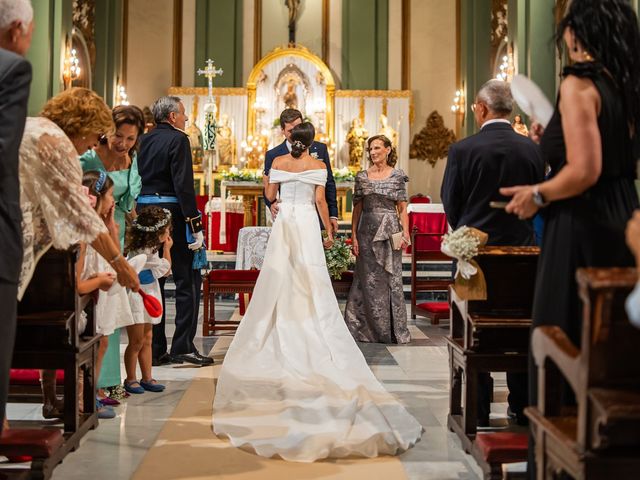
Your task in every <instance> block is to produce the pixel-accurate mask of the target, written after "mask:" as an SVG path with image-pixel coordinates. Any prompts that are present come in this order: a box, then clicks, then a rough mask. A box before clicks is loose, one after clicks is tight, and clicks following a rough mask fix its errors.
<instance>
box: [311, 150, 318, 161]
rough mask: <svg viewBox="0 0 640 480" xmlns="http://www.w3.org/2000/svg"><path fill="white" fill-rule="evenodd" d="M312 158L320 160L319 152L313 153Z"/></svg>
mask: <svg viewBox="0 0 640 480" xmlns="http://www.w3.org/2000/svg"><path fill="white" fill-rule="evenodd" d="M311 156H312V157H313V158H315V159H316V160H317V159H318V152H311Z"/></svg>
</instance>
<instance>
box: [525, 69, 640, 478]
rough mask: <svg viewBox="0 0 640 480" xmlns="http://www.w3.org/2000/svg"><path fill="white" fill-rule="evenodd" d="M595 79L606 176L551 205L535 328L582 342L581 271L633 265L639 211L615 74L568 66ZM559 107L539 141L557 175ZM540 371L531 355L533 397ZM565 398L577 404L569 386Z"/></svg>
mask: <svg viewBox="0 0 640 480" xmlns="http://www.w3.org/2000/svg"><path fill="white" fill-rule="evenodd" d="M567 75H575V76H577V77H582V78H589V79H591V80H592V81H593V83H594V85H595V87H596V88H597V89H598V92H599V93H600V98H601V111H600V116H599V117H598V128H599V130H600V136H601V139H602V173H601V174H600V178H599V179H598V182H597V183H596V184H595V185H594V186H592V187H591V188H589V189H588V190H587V191H586V192H584V193H582V194H581V195H579V196H577V197H573V198H569V199H565V200H560V201H557V202H552V203H551V204H550V205H549V206H548V207H547V208H546V209H545V211H544V212H543V213H544V215H545V224H544V236H543V240H542V251H541V253H540V260H539V263H538V275H537V279H536V292H535V298H534V304H533V328H535V327H538V326H540V325H556V326H559V327H560V328H562V330H564V332H565V333H566V334H567V335H568V336H569V338H570V339H571V340H572V342H573V343H574V344H575V345H577V346H580V338H581V332H582V304H581V302H580V299H579V297H578V289H577V284H576V278H575V275H576V270H577V269H578V268H580V267H622V266H633V265H634V258H633V256H632V254H631V252H630V251H629V249H628V248H627V245H626V243H625V227H626V224H627V221H628V220H629V218H631V215H632V213H633V210H634V209H636V208H638V195H637V193H636V189H635V185H634V180H635V178H636V159H637V158H638V155H637V152H638V150H637V147H638V142H637V138H635V139H630V138H629V128H628V126H627V117H626V111H625V106H624V100H623V98H622V95H621V94H620V91H619V90H618V88H617V87H616V85H615V83H614V81H613V79H612V78H611V77H610V76H609V74H608V73H607V72H606V71H605V70H604V68H602V67H601V66H600V65H598V64H596V63H593V62H589V63H578V64H575V65H573V66H571V67H565V69H564V71H563V76H567ZM559 101H560V95H559V94H558V102H557V103H556V109H555V112H554V114H553V117H552V118H551V120H550V122H549V125H547V128H546V130H545V133H544V136H543V137H542V140H541V142H540V148H541V149H542V152H543V156H544V158H545V160H546V161H547V162H548V163H549V165H550V166H551V175H552V176H553V175H555V174H557V173H558V172H559V171H560V170H561V169H562V168H563V167H564V165H565V164H566V163H567V158H566V146H565V142H564V135H563V132H562V117H561V115H560V111H559V109H558V103H559ZM537 379H538V376H537V369H536V366H535V363H534V361H533V358H532V357H531V355H529V402H530V404H531V405H536V404H537V400H538V380H537ZM564 393H565V395H564V403H566V404H568V403H573V402H574V400H573V395H572V393H570V389H569V387H568V386H567V387H566V388H565V389H564ZM535 467H536V465H535V443H534V438H533V437H532V436H530V437H529V459H528V468H527V474H528V478H530V479H534V478H535V475H536V472H535V470H536V468H535Z"/></svg>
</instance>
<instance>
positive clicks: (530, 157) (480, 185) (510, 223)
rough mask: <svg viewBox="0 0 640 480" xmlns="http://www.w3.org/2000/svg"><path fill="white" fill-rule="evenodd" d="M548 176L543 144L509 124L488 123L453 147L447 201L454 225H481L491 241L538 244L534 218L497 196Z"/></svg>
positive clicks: (446, 182)
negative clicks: (508, 208)
mask: <svg viewBox="0 0 640 480" xmlns="http://www.w3.org/2000/svg"><path fill="white" fill-rule="evenodd" d="M543 179H544V161H543V160H542V155H541V153H540V150H539V148H538V146H537V145H536V144H535V143H533V142H532V141H531V140H530V139H529V138H527V137H524V136H522V135H520V134H517V133H516V132H515V131H514V130H513V128H512V127H511V125H509V124H507V123H492V124H489V125H486V126H485V127H484V128H483V129H482V130H480V132H479V133H477V134H475V135H472V136H471V137H467V138H465V139H464V140H461V141H459V142H458V143H456V144H454V145H451V147H449V157H448V160H447V168H446V170H445V173H444V180H443V182H442V191H441V194H440V196H441V197H442V203H443V204H444V210H445V213H446V214H447V220H448V221H449V224H450V225H451V227H453V228H454V229H455V228H458V227H461V226H463V225H466V226H468V227H475V228H478V229H479V230H482V231H483V232H486V233H487V234H488V235H489V241H488V245H514V246H515V245H535V236H534V232H533V226H532V223H531V221H524V220H519V219H518V217H516V216H515V215H512V214H508V213H506V212H505V211H504V209H496V208H491V207H490V206H489V202H491V201H507V200H509V199H508V198H506V197H504V196H502V195H500V193H499V192H498V189H499V188H500V187H511V186H514V185H531V184H535V183H539V182H541V181H542V180H543Z"/></svg>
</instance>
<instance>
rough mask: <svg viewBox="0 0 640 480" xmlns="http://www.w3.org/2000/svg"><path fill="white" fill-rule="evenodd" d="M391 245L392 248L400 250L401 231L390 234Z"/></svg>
mask: <svg viewBox="0 0 640 480" xmlns="http://www.w3.org/2000/svg"><path fill="white" fill-rule="evenodd" d="M391 247H392V248H393V249H394V250H400V249H401V248H402V232H397V233H392V234H391Z"/></svg>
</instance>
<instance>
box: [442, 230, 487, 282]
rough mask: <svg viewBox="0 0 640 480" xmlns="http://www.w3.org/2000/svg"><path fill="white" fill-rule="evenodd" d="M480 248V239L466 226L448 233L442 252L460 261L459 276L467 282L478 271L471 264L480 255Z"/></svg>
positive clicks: (444, 239)
mask: <svg viewBox="0 0 640 480" xmlns="http://www.w3.org/2000/svg"><path fill="white" fill-rule="evenodd" d="M479 246H480V239H479V238H478V236H477V235H475V234H474V233H473V230H472V229H471V228H469V227H467V226H466V225H463V226H462V227H460V228H458V229H457V230H454V231H453V232H451V233H446V234H445V235H444V236H443V237H442V245H441V246H440V250H441V251H442V253H444V254H445V255H448V256H449V257H452V258H455V259H457V260H458V269H457V272H456V276H458V274H460V275H462V277H463V278H464V279H466V280H469V279H470V278H471V277H472V276H473V275H475V274H476V273H477V271H478V269H477V268H476V267H474V266H473V265H472V264H471V263H469V262H470V261H471V260H472V259H473V257H475V256H476V255H478V247H479Z"/></svg>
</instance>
